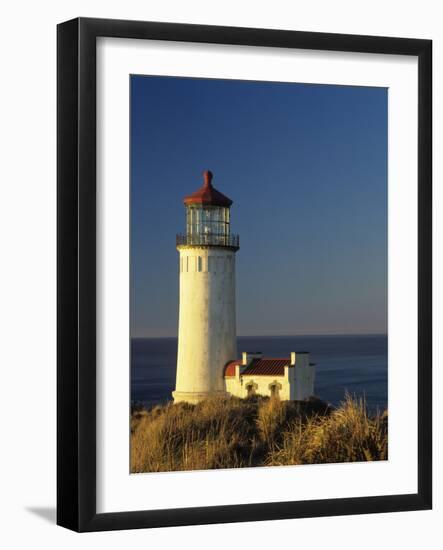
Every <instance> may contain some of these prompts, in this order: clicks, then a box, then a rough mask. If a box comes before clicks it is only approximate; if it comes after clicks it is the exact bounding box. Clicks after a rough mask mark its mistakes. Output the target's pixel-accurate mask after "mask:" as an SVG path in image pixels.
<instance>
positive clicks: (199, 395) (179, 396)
mask: <svg viewBox="0 0 443 550" xmlns="http://www.w3.org/2000/svg"><path fill="white" fill-rule="evenodd" d="M228 395H229V394H228V393H227V392H225V391H208V392H186V391H173V392H172V397H173V398H174V403H191V404H192V405H196V404H197V403H200V401H204V400H205V399H214V398H220V397H227V396H228Z"/></svg>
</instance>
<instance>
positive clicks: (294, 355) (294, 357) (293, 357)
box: [291, 351, 297, 365]
mask: <svg viewBox="0 0 443 550" xmlns="http://www.w3.org/2000/svg"><path fill="white" fill-rule="evenodd" d="M296 357H297V354H296V353H295V351H291V365H295V359H296Z"/></svg>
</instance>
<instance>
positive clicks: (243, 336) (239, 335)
mask: <svg viewBox="0 0 443 550" xmlns="http://www.w3.org/2000/svg"><path fill="white" fill-rule="evenodd" d="M303 336H305V337H313V336H338V337H340V336H388V333H387V332H329V333H328V332H324V333H308V332H307V333H303V334H237V336H236V338H295V337H303ZM160 338H165V339H166V338H169V339H172V338H175V339H178V335H177V336H130V337H129V339H130V340H149V339H160Z"/></svg>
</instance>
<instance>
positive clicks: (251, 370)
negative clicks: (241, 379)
mask: <svg viewBox="0 0 443 550" xmlns="http://www.w3.org/2000/svg"><path fill="white" fill-rule="evenodd" d="M289 363H290V359H289V358H286V359H272V358H269V359H253V360H252V361H251V363H250V365H249V366H248V367H246V369H245V370H244V371H243V372H242V375H243V376H249V375H256V376H283V375H284V374H285V366H289ZM235 365H241V359H237V360H236V361H230V362H229V363H228V364H227V365H226V367H225V374H224V375H225V377H226V376H235Z"/></svg>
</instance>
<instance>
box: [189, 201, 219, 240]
mask: <svg viewBox="0 0 443 550" xmlns="http://www.w3.org/2000/svg"><path fill="white" fill-rule="evenodd" d="M229 223H230V210H229V208H227V207H224V206H203V205H189V206H187V207H186V235H187V240H188V243H189V244H215V245H221V246H226V245H228V243H229Z"/></svg>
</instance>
